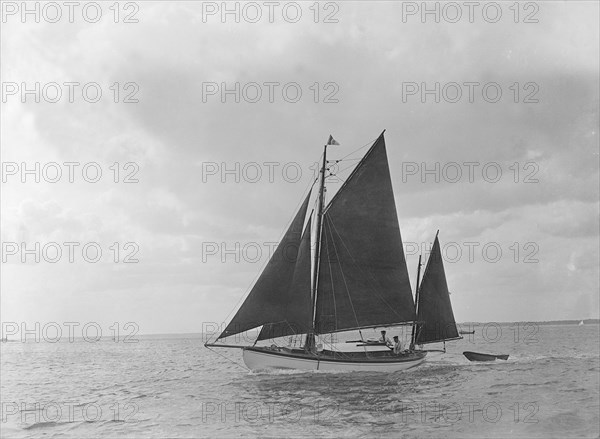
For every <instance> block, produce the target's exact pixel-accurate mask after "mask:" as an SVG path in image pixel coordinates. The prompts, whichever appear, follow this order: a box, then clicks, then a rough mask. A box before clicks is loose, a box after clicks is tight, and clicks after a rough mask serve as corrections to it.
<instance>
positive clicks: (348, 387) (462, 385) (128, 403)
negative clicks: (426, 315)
mask: <svg viewBox="0 0 600 439" xmlns="http://www.w3.org/2000/svg"><path fill="white" fill-rule="evenodd" d="M371 335H373V334H371V333H369V336H371ZM388 335H389V336H393V335H395V334H394V331H393V330H391V331H390V332H389V333H388ZM353 337H356V334H354V335H353ZM464 337H465V338H464V339H462V340H459V341H454V342H448V343H447V346H446V347H447V352H446V353H445V354H440V353H430V354H429V355H428V357H427V361H426V362H425V363H424V364H422V365H421V366H418V367H416V368H415V369H412V370H410V371H407V372H398V373H335V372H294V371H275V372H249V371H248V370H246V369H245V368H244V367H243V362H242V358H241V351H240V350H238V349H232V350H227V349H218V350H217V349H213V350H209V349H207V348H205V347H204V346H203V341H204V339H203V337H202V336H201V335H180V336H177V335H169V336H138V337H137V342H133V343H123V342H122V340H119V342H115V341H114V340H111V339H102V340H101V341H97V342H90V341H85V340H83V339H76V340H73V341H69V340H66V341H65V340H61V341H59V342H57V343H48V342H44V341H43V340H42V341H40V342H35V341H27V342H25V343H24V342H21V341H13V342H7V343H2V347H1V357H2V359H1V378H0V382H1V395H2V396H1V404H2V422H1V424H0V427H1V433H2V437H7V438H13V437H14V438H19V437H46V438H48V437H49V438H52V437H61V438H62V437H73V438H84V437H111V438H118V437H123V438H138V437H140V438H141V437H161V438H162V437H211V438H216V437H227V438H230V437H254V436H259V437H291V438H295V437H309V436H314V437H325V438H326V437H336V438H337V437H363V436H366V437H394V438H396V437H419V438H420V437H435V438H438V437H439V438H464V437H473V438H480V437H491V438H502V437H506V438H508V437H510V438H515V437H522V438H537V437H539V438H548V437H556V438H567V437H598V436H599V434H600V418H599V413H600V402H599V399H600V396H599V395H600V379H599V377H600V358H599V345H600V337H599V326H598V325H583V326H574V325H556V326H537V325H534V326H527V325H524V324H514V325H512V326H509V325H503V326H500V325H496V324H488V325H487V326H483V325H480V326H478V327H476V333H475V334H473V335H465V336H464ZM426 347H427V348H432V349H433V348H441V347H442V346H441V345H427V346H426ZM467 350H468V351H476V352H486V353H494V354H509V355H510V358H509V360H508V361H501V360H498V361H495V362H493V363H472V362H469V361H468V360H467V359H466V358H465V357H464V356H463V355H462V352H463V351H467Z"/></svg>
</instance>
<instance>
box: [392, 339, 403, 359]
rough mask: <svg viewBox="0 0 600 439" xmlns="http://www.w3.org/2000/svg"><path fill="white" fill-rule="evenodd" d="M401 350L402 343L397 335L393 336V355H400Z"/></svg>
mask: <svg viewBox="0 0 600 439" xmlns="http://www.w3.org/2000/svg"><path fill="white" fill-rule="evenodd" d="M403 350H404V349H403V346H402V342H401V341H400V339H399V338H398V336H397V335H394V354H395V355H400V353H401V352H402V351H403Z"/></svg>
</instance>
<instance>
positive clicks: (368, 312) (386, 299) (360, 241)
mask: <svg viewBox="0 0 600 439" xmlns="http://www.w3.org/2000/svg"><path fill="white" fill-rule="evenodd" d="M322 227H323V229H322V230H323V231H322V239H321V254H320V261H319V270H318V288H317V300H316V313H315V332H316V333H318V334H323V333H330V332H338V331H345V330H350V329H357V328H365V327H373V326H387V325H393V324H399V323H404V322H408V321H413V319H414V301H413V297H412V292H411V287H410V282H409V278H408V270H407V267H406V260H405V257H404V251H403V248H402V239H401V236H400V228H399V225H398V216H397V213H396V204H395V201H394V194H393V190H392V181H391V177H390V170H389V166H388V161H387V154H386V149H385V139H384V137H383V133H382V134H381V136H379V138H378V139H377V140H376V141H375V143H374V144H373V146H372V147H371V149H370V150H369V151H368V152H367V153H366V154H365V156H364V157H363V159H362V161H361V162H360V163H359V164H358V165H357V166H356V168H355V169H354V171H353V172H352V173H351V174H350V176H349V177H348V179H347V180H346V182H345V183H344V184H343V185H342V187H341V188H340V190H339V191H338V192H337V193H336V195H335V196H334V197H333V199H332V200H331V202H330V203H329V205H328V206H327V208H326V210H325V213H324V214H323V225H322Z"/></svg>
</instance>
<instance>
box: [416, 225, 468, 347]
mask: <svg viewBox="0 0 600 439" xmlns="http://www.w3.org/2000/svg"><path fill="white" fill-rule="evenodd" d="M417 321H418V322H419V323H418V325H417V336H416V343H417V344H425V343H435V342H439V341H445V340H454V339H458V338H460V336H459V335H458V330H457V328H456V322H455V320H454V313H453V312H452V305H451V304H450V293H449V292H448V284H447V283H446V273H445V271H444V263H443V261H442V252H441V250H440V242H439V241H438V236H437V233H436V235H435V241H434V242H433V248H432V249H431V254H430V255H429V260H428V261H427V266H426V267H425V273H424V274H423V280H422V281H421V286H420V288H419V291H418V300H417Z"/></svg>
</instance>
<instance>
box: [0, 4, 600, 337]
mask: <svg viewBox="0 0 600 439" xmlns="http://www.w3.org/2000/svg"><path fill="white" fill-rule="evenodd" d="M7 3H8V4H9V5H8V6H7ZM111 4H112V3H99V4H98V5H99V7H100V10H99V11H98V10H97V9H95V8H94V7H84V6H85V5H86V3H81V5H83V6H81V7H78V9H75V10H73V11H69V10H68V8H67V7H66V6H61V5H62V3H59V4H58V8H59V9H58V10H57V9H56V8H54V9H52V7H45V8H44V6H43V5H44V4H41V6H39V7H40V11H39V16H37V17H36V15H35V14H36V13H35V11H34V12H32V13H29V14H25V15H23V11H22V10H20V8H21V3H20V2H4V3H3V8H4V9H3V10H2V13H3V15H2V29H1V40H2V41H1V67H0V68H1V72H0V74H1V79H2V104H1V128H2V133H1V155H2V157H1V159H2V193H1V195H2V197H1V226H2V227H1V240H2V258H3V260H2V266H1V274H0V277H1V279H0V287H1V299H0V305H1V306H0V318H1V320H2V322H17V323H18V324H19V325H20V324H21V323H25V324H26V325H28V326H27V327H32V326H34V325H35V323H36V322H39V323H40V325H41V326H42V327H43V326H44V325H45V324H48V323H49V322H57V323H59V324H60V325H63V323H64V322H78V323H80V324H81V325H85V324H86V323H89V322H96V323H97V324H98V325H99V326H100V327H101V328H103V330H104V331H108V329H107V328H109V327H110V325H111V324H113V323H114V322H116V323H118V324H119V325H120V326H121V327H123V326H124V325H125V324H126V323H127V322H133V323H135V324H136V325H137V328H139V332H140V333H182V332H201V331H202V330H203V328H204V327H205V325H207V324H211V323H212V322H215V323H218V324H222V323H223V322H226V319H227V317H228V315H230V312H231V311H232V310H233V309H234V308H235V307H236V306H237V305H238V304H239V303H240V300H241V299H242V298H243V297H244V295H245V294H246V293H247V291H248V290H249V288H250V287H251V286H252V283H253V281H254V280H255V279H256V277H257V275H258V274H259V273H260V271H261V268H262V267H263V266H264V264H265V263H266V262H267V260H268V256H269V253H270V252H272V250H273V246H274V243H276V242H277V241H278V240H279V239H280V237H281V236H282V235H283V233H284V231H285V229H286V226H287V224H288V223H289V221H290V220H291V219H292V216H293V215H294V213H295V211H296V209H297V206H298V205H299V203H300V202H301V200H302V198H303V195H304V194H305V193H306V191H307V189H308V187H309V186H310V185H311V184H312V182H313V181H314V177H315V169H316V166H317V165H316V163H317V162H318V161H319V159H320V156H321V154H322V149H323V145H324V143H325V142H326V141H327V138H328V136H329V135H330V134H331V135H333V136H334V138H335V139H336V140H337V141H338V142H339V143H340V146H336V147H331V148H330V149H329V152H328V158H330V159H332V160H337V159H342V158H345V159H344V160H343V161H341V162H339V163H338V164H337V166H338V168H334V169H336V172H337V176H338V177H339V180H338V181H337V183H336V182H335V181H332V182H331V184H329V185H328V188H329V191H328V197H329V198H330V197H331V195H332V194H333V193H334V192H335V189H336V188H337V187H339V181H343V179H344V178H346V177H347V176H348V174H349V172H350V169H351V167H352V165H354V164H356V163H357V159H359V158H360V157H361V154H364V152H365V151H366V148H364V147H365V146H366V145H367V146H368V145H370V144H371V143H372V142H373V141H374V140H375V139H376V138H377V137H378V136H379V134H380V133H381V132H382V131H383V130H384V129H385V130H386V133H385V136H386V143H387V153H388V158H389V162H390V171H391V177H392V182H393V188H394V194H395V199H396V207H397V211H398V216H399V222H400V229H401V233H402V239H403V242H404V247H405V252H406V259H407V264H408V268H409V273H410V279H411V283H412V286H413V288H414V282H415V280H416V267H417V260H418V254H419V253H423V254H424V256H426V255H427V249H428V248H429V247H428V246H430V245H431V243H432V241H433V238H434V236H435V232H436V230H438V229H439V230H440V235H439V236H440V242H441V245H442V248H443V256H444V260H445V266H446V274H447V279H448V285H449V289H450V291H451V300H452V303H453V307H454V313H455V316H456V320H457V321H459V322H462V321H480V322H494V321H496V322H500V321H539V320H558V319H584V318H598V317H599V308H600V305H599V296H600V292H599V184H600V183H599V155H598V153H599V147H598V129H599V116H598V114H599V113H598V105H599V88H598V87H599V79H598V74H599V60H598V56H599V55H598V53H599V52H600V51H599V34H598V30H599V24H598V17H599V10H598V8H599V7H598V3H597V2H576V1H575V2H529V3H519V4H518V7H516V8H515V6H514V5H513V2H499V3H494V4H493V5H490V4H489V2H482V3H481V5H482V6H480V7H478V8H476V9H475V10H473V11H469V9H468V7H467V6H464V4H463V3H455V5H458V6H457V7H454V9H452V7H444V6H443V4H440V3H433V2H431V3H428V4H427V7H429V8H431V10H434V11H435V8H436V7H437V8H439V11H440V12H439V16H438V17H436V16H435V15H434V14H433V13H431V14H425V15H422V12H423V11H422V10H421V2H416V3H415V2H377V1H371V2H358V1H355V2H328V3H327V2H321V3H317V4H316V5H317V6H316V7H315V4H313V3H312V2H298V3H294V2H279V3H277V5H276V7H274V9H273V10H269V7H268V6H267V5H265V4H264V3H262V2H256V3H251V4H249V3H235V2H229V3H227V7H228V8H230V10H233V11H235V8H236V7H237V8H239V9H238V10H239V14H238V15H237V16H236V14H235V13H230V14H225V15H223V14H222V13H223V11H222V10H221V2H187V1H186V2H168V3H167V2H130V3H127V4H125V3H120V4H119V7H118V8H114V7H113V8H112V9H111ZM236 4H237V6H236ZM436 4H437V6H436ZM494 5H496V6H494ZM511 5H512V6H511ZM32 8H33V6H32ZM69 12H71V17H69V15H70V14H69ZM117 12H118V14H117ZM470 12H471V16H470ZM457 13H460V16H459V15H457ZM99 14H100V15H99ZM258 14H260V15H258ZM299 14H300V15H299ZM498 14H501V15H498ZM36 18H37V19H38V20H37V21H39V23H38V22H36ZM51 21H56V22H51ZM253 21H255V22H253ZM73 83H75V84H73ZM36 84H37V86H36ZM236 84H237V85H236ZM36 87H37V88H36ZM236 87H237V91H236ZM24 90H25V93H24ZM27 90H30V92H29V93H27ZM36 90H37V91H36ZM84 90H85V92H84ZM70 91H71V92H72V93H70ZM98 92H101V94H98ZM299 93H301V94H299ZM36 99H37V100H38V101H39V102H36ZM236 100H238V101H239V102H236ZM71 101H72V102H71ZM361 148H362V149H361ZM346 156H348V157H346ZM36 166H37V168H36ZM36 169H37V170H36ZM27 170H29V171H31V172H27ZM338 170H339V172H338ZM98 172H100V174H98ZM71 174H72V175H71ZM36 178H37V179H38V180H39V182H36ZM365 233H368V230H365ZM65 243H66V244H65ZM71 243H72V244H71ZM36 245H37V246H38V247H36ZM23 249H25V250H28V251H29V252H23ZM84 249H85V252H84ZM98 249H99V250H100V251H101V255H98V258H96V255H97V252H98ZM36 257H38V259H39V261H36ZM96 259H98V260H97V261H95V260H96ZM94 261H95V262H94Z"/></svg>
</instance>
